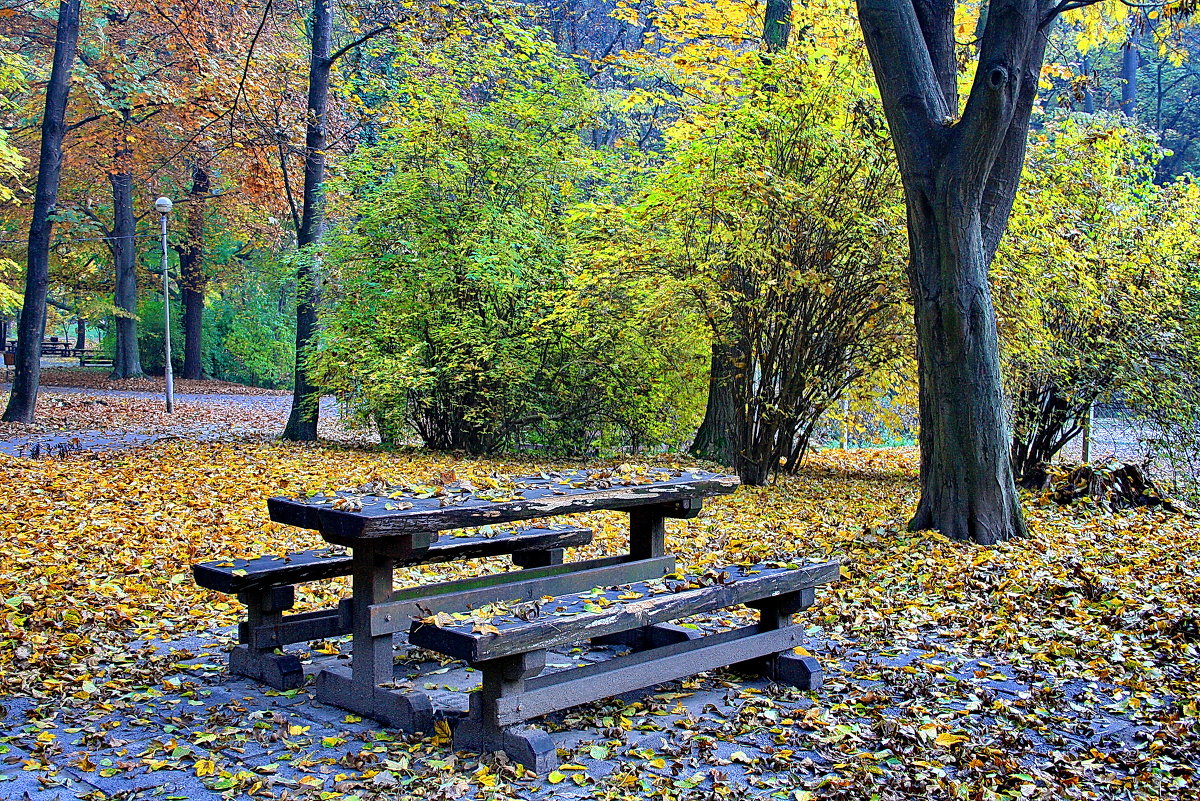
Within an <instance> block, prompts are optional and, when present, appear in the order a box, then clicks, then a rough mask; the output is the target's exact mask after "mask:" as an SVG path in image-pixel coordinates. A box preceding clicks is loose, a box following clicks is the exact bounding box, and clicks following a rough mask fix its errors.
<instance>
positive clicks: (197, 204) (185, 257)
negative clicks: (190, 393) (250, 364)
mask: <svg viewBox="0 0 1200 801" xmlns="http://www.w3.org/2000/svg"><path fill="white" fill-rule="evenodd" d="M211 190H212V178H211V177H210V176H209V174H208V168H207V167H206V166H205V165H203V164H200V163H196V164H193V165H192V187H191V190H190V191H189V192H188V204H187V211H186V215H187V223H186V234H185V236H184V242H183V244H182V245H181V246H180V247H179V289H180V292H181V293H182V295H183V372H181V373H180V376H179V377H180V378H191V379H198V378H202V377H203V375H202V373H203V370H202V368H201V357H202V356H203V349H202V341H201V337H202V330H203V323H204V290H205V287H206V286H207V285H208V277H207V274H206V273H205V272H204V201H205V198H206V197H207V196H208V193H209V192H210V191H211Z"/></svg>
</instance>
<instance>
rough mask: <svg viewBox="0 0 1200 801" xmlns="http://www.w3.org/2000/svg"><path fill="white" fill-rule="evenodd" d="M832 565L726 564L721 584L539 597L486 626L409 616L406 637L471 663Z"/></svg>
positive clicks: (672, 613) (716, 604) (794, 580)
mask: <svg viewBox="0 0 1200 801" xmlns="http://www.w3.org/2000/svg"><path fill="white" fill-rule="evenodd" d="M840 568H841V565H840V563H839V562H837V561H829V562H821V563H817V564H809V565H804V566H801V567H797V568H769V567H761V566H750V567H739V566H731V567H727V568H724V569H723V570H721V571H717V573H718V574H724V575H725V576H726V577H727V583H714V584H711V585H710V586H701V587H694V588H685V589H682V590H681V591H678V592H676V591H673V589H678V587H674V588H672V586H671V584H672V583H671V581H670V580H669V579H668V580H666V581H664V582H656V583H655V584H651V583H648V582H641V583H637V584H629V585H625V586H618V587H610V588H607V589H604V590H601V591H596V592H587V593H578V594H575V595H566V596H563V597H560V598H556V599H554V600H553V601H550V602H547V603H546V604H545V605H544V606H543V607H542V610H541V612H540V613H538V615H537V616H536V617H533V618H532V619H530V620H525V619H522V618H520V617H517V616H516V615H502V616H496V617H493V618H491V619H490V620H488V621H486V622H487V624H488V625H490V626H491V627H494V629H495V631H494V632H493V631H490V630H483V631H480V630H475V629H477V628H480V627H479V626H478V625H477V624H478V623H480V622H482V621H480V620H466V621H455V623H454V624H453V625H446V626H441V627H439V626H435V625H433V624H429V623H422V622H420V621H417V622H414V623H413V626H412V630H411V631H410V633H409V642H410V643H412V644H413V645H420V646H423V647H426V648H430V649H432V650H435V651H440V652H441V653H444V654H447V655H449V656H453V657H456V658H459V659H465V660H467V661H468V662H471V663H477V662H483V661H487V660H491V659H498V658H501V657H504V656H511V655H513V654H521V653H527V652H530V651H535V650H540V649H548V648H555V647H558V646H562V645H569V644H571V643H576V642H579V641H581V640H587V639H592V638H595V637H600V636H603V635H606V634H615V633H617V632H622V631H628V630H630V629H635V628H641V627H643V626H649V625H652V624H655V623H664V622H667V621H671V620H677V619H679V618H681V617H687V616H688V615H691V614H696V613H699V612H707V611H710V610H713V609H724V608H726V607H730V606H736V605H738V604H744V603H747V602H750V601H757V600H760V599H763V598H771V597H774V596H778V595H783V594H786V593H793V592H796V591H798V590H802V589H806V588H811V587H815V586H817V585H819V584H827V583H830V582H832V581H835V580H837V578H838V576H839V574H840ZM683 586H685V587H687V586H688V585H683ZM633 593H640V597H638V598H636V599H630V600H623V599H621V598H620V597H619V596H621V595H626V596H628V595H631V594H633ZM605 604H609V605H607V606H605Z"/></svg>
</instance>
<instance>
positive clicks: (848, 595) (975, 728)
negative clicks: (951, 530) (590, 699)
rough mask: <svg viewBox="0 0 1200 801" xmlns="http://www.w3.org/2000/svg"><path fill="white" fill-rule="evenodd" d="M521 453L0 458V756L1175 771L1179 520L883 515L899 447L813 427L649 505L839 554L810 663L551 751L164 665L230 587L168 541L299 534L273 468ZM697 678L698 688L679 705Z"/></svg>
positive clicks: (199, 448) (880, 786)
mask: <svg viewBox="0 0 1200 801" xmlns="http://www.w3.org/2000/svg"><path fill="white" fill-rule="evenodd" d="M538 466H539V465H533V464H531V463H514V462H497V461H470V460H462V459H453V458H450V457H445V456H431V455H429V454H425V453H420V452H411V453H410V452H406V453H395V454H382V453H367V452H362V451H356V450H339V449H330V448H317V447H291V446H284V445H278V444H250V443H207V444H197V443H192V442H179V443H171V444H160V445H157V446H154V447H151V448H145V449H139V450H135V451H127V452H117V453H106V454H96V455H85V456H78V457H72V458H68V459H64V460H43V461H29V460H21V459H9V460H4V461H3V467H4V470H5V473H6V476H7V479H8V481H7V484H6V486H7V487H8V494H7V497H6V500H5V503H4V504H3V505H2V507H0V526H2V528H3V531H4V534H5V538H4V542H5V546H4V551H3V555H2V556H0V600H2V605H0V627H2V632H0V637H2V638H3V639H2V640H0V689H2V691H3V693H4V694H5V696H7V698H8V700H7V701H6V702H5V703H6V704H7V705H8V706H9V708H10V715H9V718H8V720H7V721H6V722H5V724H4V725H5V727H6V729H7V731H6V734H7V735H8V736H7V737H5V738H0V740H3V741H7V744H6V745H4V744H0V750H3V749H4V748H8V749H11V751H12V754H13V756H11V757H8V758H7V759H6V760H5V758H4V757H3V756H2V755H0V760H4V761H3V762H0V774H4V773H18V774H20V775H22V776H23V777H25V778H28V777H30V776H38V777H40V778H41V779H43V780H44V782H45V783H46V786H48V787H53V786H54V783H55V781H58V780H59V779H60V778H62V777H63V776H65V775H66V774H67V773H68V772H69V773H71V774H73V775H75V776H76V777H80V778H82V779H83V780H86V781H93V780H94V782H95V783H97V786H101V785H103V783H102V782H101V779H105V780H108V779H112V780H113V781H117V780H118V779H120V777H121V776H123V775H126V774H129V775H133V774H138V775H140V776H141V777H142V779H141V782H142V784H141V785H139V786H153V785H154V781H153V778H154V776H155V775H157V772H163V774H164V775H171V774H173V773H174V774H178V775H187V776H190V777H192V778H193V779H195V780H196V781H199V782H202V783H203V784H204V785H206V786H207V787H208V788H210V789H211V790H213V791H220V792H226V793H228V794H230V795H235V794H244V793H251V794H253V795H256V796H262V797H276V798H285V797H286V798H296V797H305V798H308V797H311V798H322V799H323V798H355V797H356V798H360V799H366V798H375V797H380V798H384V797H387V798H396V797H400V798H409V797H425V798H457V797H494V798H509V797H512V798H533V797H539V798H540V797H543V796H545V795H549V794H553V795H555V796H557V797H585V798H644V797H656V798H696V799H701V798H724V797H733V798H739V797H755V796H773V797H777V798H791V799H799V801H803V800H804V799H810V798H831V799H832V798H847V799H849V798H855V799H857V798H864V799H866V798H881V799H898V798H926V797H933V798H967V799H1000V798H1045V799H1052V798H1053V799H1059V798H1117V797H1119V798H1139V799H1150V798H1175V797H1195V796H1196V795H1197V794H1196V791H1195V789H1194V785H1193V766H1194V765H1195V762H1196V759H1197V757H1198V756H1200V739H1198V738H1197V732H1196V721H1197V716H1198V715H1200V708H1198V705H1197V698H1196V696H1197V690H1196V687H1197V681H1198V680H1200V653H1198V652H1197V648H1198V645H1197V641H1198V640H1200V584H1198V583H1197V579H1198V577H1200V565H1198V561H1197V560H1198V558H1200V557H1198V556H1197V554H1200V522H1197V521H1196V520H1194V519H1189V518H1185V517H1182V516H1168V515H1164V514H1162V513H1158V512H1129V513H1124V514H1119V515H1107V514H1098V513H1094V512H1089V511H1087V510H1079V509H1062V508H1059V507H1057V506H1054V505H1051V504H1044V505H1043V504H1042V503H1041V502H1040V501H1039V500H1038V499H1035V498H1030V499H1028V500H1029V503H1030V524H1031V530H1032V536H1031V537H1030V538H1029V539H1027V540H1024V541H1021V542H1016V543H1010V544H1006V545H1001V546H998V547H995V548H986V549H985V548H980V547H977V546H973V545H968V544H962V543H953V542H947V541H945V540H944V539H942V538H940V537H938V536H936V535H931V534H928V533H925V534H916V535H913V534H907V533H903V532H902V531H901V530H900V529H901V524H902V522H903V521H904V520H905V519H906V516H907V515H908V513H909V512H910V510H911V508H912V506H913V504H914V502H915V490H916V487H915V456H914V454H913V453H912V452H911V451H908V450H887V451H850V452H846V453H842V452H827V453H824V454H821V455H818V456H817V457H815V458H813V459H812V461H811V463H810V464H809V466H808V468H807V470H806V471H805V473H804V474H803V475H801V476H799V477H796V478H791V479H787V480H785V481H783V482H781V483H780V484H779V485H778V486H775V487H771V488H765V489H742V490H740V491H739V492H738V493H737V494H736V495H734V496H732V497H729V498H724V499H721V500H717V501H714V502H711V503H710V504H709V505H708V506H707V507H706V509H705V511H704V513H703V514H702V515H701V516H700V517H699V518H697V519H695V520H691V521H676V522H672V523H671V524H670V526H671V527H670V529H669V547H670V548H671V549H672V550H674V551H675V552H676V553H677V554H678V555H679V556H680V557H681V560H682V562H683V563H684V564H686V565H690V566H693V567H699V566H703V565H706V564H715V563H722V564H726V563H729V562H731V561H740V560H747V561H760V560H764V559H787V558H794V557H808V556H818V555H827V554H828V555H833V556H838V557H841V558H843V559H844V560H845V570H844V571H843V579H842V581H841V582H840V583H839V584H838V585H836V586H834V587H832V588H827V589H826V590H825V591H824V592H820V593H818V604H817V606H816V607H814V608H813V609H811V610H809V611H808V612H807V613H805V615H804V617H803V624H804V625H806V626H809V627H810V629H811V634H812V636H813V650H814V652H816V653H818V654H819V655H825V656H826V657H827V658H826V661H825V664H826V670H827V677H826V684H825V687H824V688H822V689H821V690H820V691H818V692H815V693H800V692H797V691H792V690H784V689H779V688H773V687H767V686H765V685H763V684H762V683H761V682H759V683H754V682H746V681H743V680H741V679H739V678H738V677H736V676H733V675H732V674H726V673H715V674H713V675H711V676H708V677H705V678H702V679H700V680H697V681H690V682H685V683H682V684H680V683H675V684H673V685H668V686H667V687H666V688H665V691H663V690H660V691H659V692H658V693H657V694H652V693H651V692H647V693H646V694H642V695H637V696H635V697H631V699H630V700H628V701H626V702H619V701H617V702H608V703H604V704H595V705H591V706H588V707H584V708H582V709H580V710H576V711H573V712H570V713H567V714H566V715H565V716H560V717H559V718H558V719H557V720H556V722H552V724H551V725H552V726H553V727H555V728H558V729H561V730H577V731H585V732H587V733H589V734H590V735H591V736H590V737H588V738H585V739H583V740H581V741H580V745H579V746H578V748H577V749H575V750H573V751H570V752H569V753H567V754H565V760H564V761H565V762H566V763H567V765H568V766H576V765H578V766H582V767H580V768H578V769H576V768H573V767H565V768H563V769H562V770H560V771H559V772H558V773H557V774H554V775H552V776H551V777H549V778H548V779H547V777H541V778H539V779H534V778H533V777H531V776H528V775H525V774H524V772H523V771H522V770H520V769H519V768H514V767H512V766H508V765H505V764H503V762H502V761H500V762H498V761H497V760H496V759H495V758H494V757H489V758H486V759H484V760H483V761H482V762H481V761H480V759H479V758H478V757H476V756H474V755H459V756H457V757H455V756H453V755H452V754H451V753H450V751H449V749H448V748H447V747H446V746H445V744H444V742H443V738H441V737H439V736H435V737H433V738H430V739H422V738H420V737H411V736H404V735H398V734H392V735H388V734H386V733H381V732H379V731H378V730H377V729H371V728H369V727H367V726H365V724H362V723H360V722H359V721H357V720H355V719H354V718H353V716H350V717H348V718H346V719H345V720H344V721H343V720H342V719H341V718H340V717H339V718H337V719H335V720H332V721H331V722H330V724H329V726H330V727H331V728H330V729H329V731H328V732H325V733H321V732H317V731H312V732H310V731H309V728H311V726H309V725H308V724H300V723H291V722H289V718H288V717H287V714H290V713H288V712H287V710H288V707H286V705H283V706H279V707H278V708H277V709H276V707H271V709H275V710H276V711H269V712H268V711H263V710H261V709H260V710H257V711H255V710H249V709H248V708H247V707H246V705H245V704H244V702H240V701H238V700H237V699H236V698H229V697H226V696H222V695H221V693H222V692H223V690H222V686H223V684H224V683H226V680H225V679H223V678H222V677H220V676H210V677H208V678H207V679H205V678H202V677H200V676H199V675H198V674H197V671H196V670H194V669H188V668H185V667H184V666H182V665H180V664H179V663H180V661H181V660H182V659H184V657H185V656H187V654H180V653H174V654H172V653H169V648H168V647H164V642H165V643H167V645H168V646H169V643H170V642H179V643H183V644H187V643H188V642H189V640H188V639H187V638H188V637H193V635H196V634H197V633H209V634H211V633H213V632H216V631H218V630H219V629H222V627H228V626H232V625H233V624H234V623H235V622H236V620H237V617H238V614H239V605H238V604H237V602H236V601H235V600H234V599H232V598H227V597H224V596H220V595H217V594H213V593H209V592H206V591H203V590H200V589H198V588H197V587H196V586H195V585H194V584H193V582H192V580H191V576H190V570H189V568H190V565H191V564H192V563H193V562H195V561H199V560H202V559H212V558H218V557H232V556H245V555H248V554H252V553H276V552H279V553H282V552H285V551H288V550H294V549H298V548H307V547H314V546H316V545H318V544H319V538H318V537H317V535H315V534H313V533H311V532H304V531H299V530H289V529H286V528H284V527H282V526H278V525H276V524H273V523H270V522H268V520H267V515H266V506H265V499H266V498H267V497H269V496H271V495H276V494H282V495H300V494H303V493H306V492H309V491H315V490H329V489H336V488H338V487H342V486H346V485H357V484H361V483H364V482H366V481H368V480H373V479H377V478H383V479H385V480H387V481H393V482H405V481H419V480H423V479H428V478H429V477H430V476H432V475H434V474H436V473H440V472H446V471H449V470H455V471H457V473H458V475H459V476H460V477H482V476H484V475H487V474H491V473H494V472H499V473H508V474H522V473H527V472H530V471H531V470H533V469H535V467H538ZM621 518H622V516H621V515H618V514H614V513H593V514H588V515H582V516H580V520H581V521H582V522H584V523H585V524H587V525H590V526H592V527H593V528H594V529H595V531H596V533H597V536H596V539H595V541H594V543H593V544H592V545H591V546H589V547H588V549H586V551H585V552H584V553H582V554H579V555H595V554H599V553H611V552H617V551H619V550H621V549H622V546H623V544H624V543H625V541H626V540H625V538H626V534H625V530H624V528H623V527H622V519H621ZM492 567H493V566H492V565H488V564H483V565H479V564H476V565H474V566H473V567H472V568H471V569H476V570H488V569H492ZM462 569H463V567H462V566H461V565H460V566H453V565H443V566H434V567H429V568H423V569H421V570H417V569H413V570H412V571H410V575H409V578H412V579H414V580H421V579H422V577H424V580H429V576H431V575H434V574H436V575H439V576H445V575H449V574H452V573H454V572H455V571H459V570H462ZM342 592H344V587H343V586H341V585H339V584H338V583H337V582H328V583H325V584H322V585H318V586H313V585H310V586H308V587H306V588H305V590H304V591H303V592H302V593H301V597H302V600H303V601H304V603H307V604H319V603H328V602H330V601H331V600H332V599H334V598H336V597H338V596H339V595H340V593H342ZM193 641H194V639H193ZM336 650H337V645H336V644H331V645H328V646H324V647H322V648H320V649H319V651H327V652H336ZM214 659H215V657H214V658H208V659H207V662H209V663H211V662H213V661H214ZM202 661H204V660H202ZM201 690H203V692H201ZM301 695H302V698H301V699H299V700H297V699H296V698H287V697H280V698H277V699H275V700H276V701H278V702H279V703H280V704H286V703H289V702H296V703H303V697H306V696H303V694H301ZM165 696H171V697H173V698H174V699H175V700H174V701H173V702H172V703H175V704H179V705H181V707H180V708H182V709H183V710H184V711H185V712H187V713H188V714H187V715H186V716H185V717H184V718H171V719H172V720H178V721H180V722H179V724H178V726H176V725H175V724H171V725H169V726H167V728H166V730H165V731H164V730H163V729H162V724H161V722H152V721H151V719H152V718H153V720H154V721H158V720H159V719H158V718H155V717H154V715H155V714H157V713H154V712H152V711H147V710H154V709H155V708H156V705H158V707H162V706H163V702H162V699H163V698H164V697H165ZM222 698H224V701H221V699H222ZM708 698H711V699H716V701H719V703H718V702H714V703H708V702H707V701H705V702H704V703H703V704H701V703H691V701H693V700H695V699H708ZM22 699H32V703H33V704H34V705H33V706H32V707H31V708H28V709H27V707H28V702H26V701H24V700H22ZM648 699H649V700H648ZM272 703H274V702H272ZM171 708H173V709H176V712H174V713H172V714H176V715H178V714H181V713H179V712H178V708H176V707H171ZM16 710H20V713H19V714H18V713H17V711H16ZM239 710H240V711H239ZM138 720H143V722H144V724H145V725H146V726H150V727H151V728H153V729H154V731H153V732H152V733H153V734H154V735H155V737H154V739H152V740H151V741H150V742H151V743H153V745H150V746H147V745H145V743H144V742H142V743H139V744H138V745H137V746H136V747H133V746H129V745H128V743H127V740H129V739H131V738H130V737H129V736H128V735H124V734H121V735H120V736H118V734H119V732H123V731H124V729H119V727H121V726H126V725H132V724H136V723H137V721H138ZM185 724H186V725H185ZM343 729H344V731H343ZM106 731H107V732H108V733H107V734H106V733H105V732H106ZM89 732H94V733H95V734H94V736H93V734H89ZM660 735H661V736H660ZM72 738H74V739H73V740H72ZM68 741H70V742H68ZM114 741H115V744H114ZM647 742H659V743H661V745H660V746H657V747H654V748H651V747H650V746H648V745H646V743H647ZM250 746H252V748H250V751H248V750H247V748H248V747H250ZM114 749H115V751H114ZM122 752H123V753H122ZM113 753H120V754H121V756H120V757H119V758H117V757H112V756H111V754H113ZM248 753H252V755H253V754H259V753H265V756H262V757H261V758H258V757H256V759H257V762H255V761H254V759H250V758H249V757H247V754H248ZM106 754H107V755H108V756H106ZM248 765H249V767H248ZM281 766H282V767H281ZM68 768H69V769H68ZM147 781H149V784H147ZM547 781H549V782H553V784H548V783H547ZM103 786H108V785H103ZM112 786H113V787H115V788H117V789H114V790H112V794H114V795H119V794H120V793H121V792H123V791H122V790H121V789H120V787H121V786H122V785H119V784H117V785H112ZM133 786H134V785H129V787H133ZM4 787H5V785H4V784H3V783H0V796H2V795H3V794H4V792H5V790H4ZM568 790H569V791H570V792H568ZM129 792H130V793H132V791H129ZM571 794H574V795H571ZM97 797H100V796H99V795H98V796H97ZM137 797H141V796H140V795H138V796H137Z"/></svg>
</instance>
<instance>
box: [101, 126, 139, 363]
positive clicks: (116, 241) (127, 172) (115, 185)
mask: <svg viewBox="0 0 1200 801" xmlns="http://www.w3.org/2000/svg"><path fill="white" fill-rule="evenodd" d="M125 113H126V114H127V115H128V113H129V112H128V111H126V112H125ZM122 140H124V137H122ZM132 159H133V154H132V152H131V151H130V149H129V147H128V146H127V145H126V144H125V142H124V141H122V142H121V143H120V144H119V145H118V146H117V150H116V164H115V165H114V168H113V172H112V173H111V174H110V175H109V176H108V179H109V183H110V184H111V185H112V198H113V227H112V237H111V238H110V239H109V246H110V249H111V250H112V255H113V265H114V267H115V270H116V289H115V291H114V293H113V301H114V304H115V305H116V307H117V349H116V353H115V354H114V356H113V371H112V378H137V377H140V376H141V375H142V374H143V373H142V356H141V352H140V351H139V350H138V335H137V302H138V295H137V248H136V247H135V241H136V240H135V239H134V234H135V232H136V229H137V226H136V224H135V218H134V213H133V166H132V163H131V162H132Z"/></svg>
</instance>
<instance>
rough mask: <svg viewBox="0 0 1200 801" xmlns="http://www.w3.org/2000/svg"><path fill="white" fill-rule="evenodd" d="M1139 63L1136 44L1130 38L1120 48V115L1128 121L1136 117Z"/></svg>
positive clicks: (1139, 57) (1139, 58)
mask: <svg viewBox="0 0 1200 801" xmlns="http://www.w3.org/2000/svg"><path fill="white" fill-rule="evenodd" d="M1141 61H1142V60H1141V56H1140V55H1139V54H1138V49H1137V42H1136V41H1134V38H1133V36H1130V38H1129V40H1128V41H1126V42H1125V44H1124V45H1122V46H1121V113H1122V114H1124V115H1125V116H1126V117H1128V118H1130V119H1134V118H1136V117H1137V91H1138V84H1137V78H1138V73H1137V71H1138V67H1139V66H1141Z"/></svg>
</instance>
